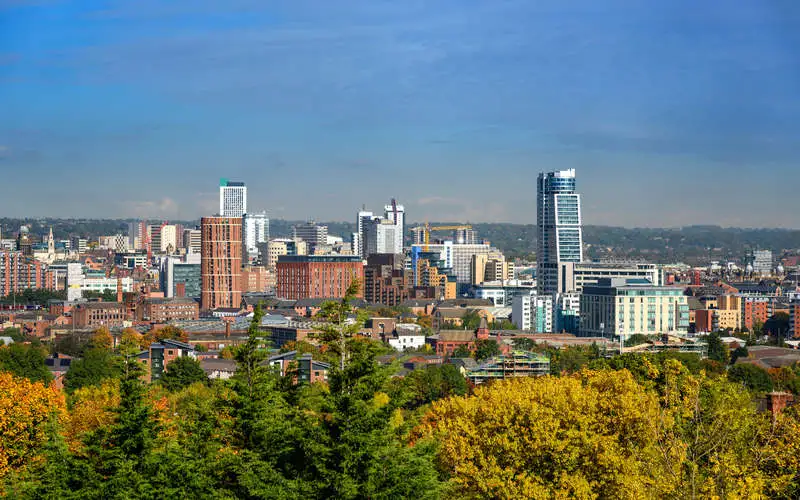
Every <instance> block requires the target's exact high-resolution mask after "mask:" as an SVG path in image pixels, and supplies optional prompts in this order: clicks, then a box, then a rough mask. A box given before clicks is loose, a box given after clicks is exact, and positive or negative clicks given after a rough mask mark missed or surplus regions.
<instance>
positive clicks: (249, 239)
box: [242, 212, 269, 258]
mask: <svg viewBox="0 0 800 500" xmlns="http://www.w3.org/2000/svg"><path fill="white" fill-rule="evenodd" d="M242 224H243V229H242V230H243V231H244V249H245V255H246V256H247V257H248V258H256V257H258V245H259V244H260V243H266V242H267V241H269V218H268V217H267V214H266V212H261V213H255V214H245V215H244V221H243V222H242Z"/></svg>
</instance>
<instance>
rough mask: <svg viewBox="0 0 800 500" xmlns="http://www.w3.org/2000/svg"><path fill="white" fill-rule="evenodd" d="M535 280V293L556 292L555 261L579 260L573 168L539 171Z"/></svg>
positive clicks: (578, 211)
mask: <svg viewBox="0 0 800 500" xmlns="http://www.w3.org/2000/svg"><path fill="white" fill-rule="evenodd" d="M536 195H537V196H536V201H537V230H538V241H537V247H536V263H537V272H536V280H537V284H538V289H539V294H540V295H544V294H553V293H557V292H558V272H559V264H560V263H562V262H581V261H583V232H582V230H581V225H582V220H581V195H579V194H577V193H576V192H575V170H574V169H570V170H560V171H555V172H547V173H541V174H539V178H538V182H537V189H536Z"/></svg>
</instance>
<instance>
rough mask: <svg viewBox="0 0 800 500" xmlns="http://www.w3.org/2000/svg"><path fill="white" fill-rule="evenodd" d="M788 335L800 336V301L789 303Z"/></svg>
mask: <svg viewBox="0 0 800 500" xmlns="http://www.w3.org/2000/svg"><path fill="white" fill-rule="evenodd" d="M789 335H791V336H792V337H794V338H800V302H792V303H791V304H789Z"/></svg>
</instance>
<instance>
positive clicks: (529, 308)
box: [511, 293, 553, 333]
mask: <svg viewBox="0 0 800 500" xmlns="http://www.w3.org/2000/svg"><path fill="white" fill-rule="evenodd" d="M511 319H512V321H513V322H514V324H515V325H516V327H517V328H519V329H520V330H526V331H531V332H536V333H551V332H552V331H553V297H552V296H551V295H536V294H535V293H531V294H524V295H518V296H517V297H515V298H514V302H513V303H512V305H511Z"/></svg>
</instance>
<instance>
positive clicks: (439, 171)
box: [0, 0, 800, 228]
mask: <svg viewBox="0 0 800 500" xmlns="http://www.w3.org/2000/svg"><path fill="white" fill-rule="evenodd" d="M565 3H566V2H556V1H554V0H547V1H543V2H535V5H534V2H530V1H526V0H507V1H500V0H498V1H493V2H479V1H474V0H471V1H464V0H460V1H456V0H443V1H441V2H437V3H436V4H435V6H434V5H433V4H431V3H430V2H424V1H422V0H410V1H407V2H394V1H385V0H342V1H340V2H336V3H335V5H333V4H332V3H329V2H322V1H310V0H291V1H285V0H281V1H276V2H270V5H269V6H267V5H264V4H265V3H264V2H257V1H253V0H229V1H227V2H216V1H211V0H200V1H196V2H177V3H164V2H160V1H155V0H140V1H137V2H132V1H129V0H125V1H122V0H110V1H97V0H87V1H83V2H70V1H66V0H64V1H59V0H0V172H2V175H3V180H4V182H3V187H2V189H0V217H34V216H53V215H56V214H57V215H58V216H59V217H65V218H66V217H86V218H127V217H148V218H167V219H187V220H188V219H195V218H198V217H200V216H202V215H210V214H212V213H214V212H215V211H216V210H217V205H218V199H217V191H216V190H217V186H218V180H219V178H220V177H227V178H229V179H231V180H240V181H244V182H245V183H247V185H248V198H249V200H248V205H249V207H250V209H251V211H260V210H267V211H268V212H269V213H270V216H271V217H273V218H280V219H295V220H302V219H307V218H314V219H317V220H320V221H326V220H327V221H332V220H346V221H352V220H354V219H355V214H356V211H357V210H358V209H359V207H361V205H362V204H366V206H367V208H368V209H371V210H373V211H381V210H382V207H383V205H384V204H385V203H387V202H388V200H389V198H391V197H396V198H397V199H398V201H399V202H400V203H402V204H404V205H405V206H406V211H407V213H408V217H409V220H412V221H424V220H431V221H470V222H513V223H526V224H533V223H535V219H536V176H537V174H538V173H539V172H540V171H546V170H555V169H564V168H575V169H577V176H578V191H579V192H580V193H581V194H582V195H583V216H584V223H585V224H589V225H606V226H623V227H677V226H688V225H706V224H711V225H720V226H724V227H785V228H790V227H791V228H797V227H798V226H800V224H798V222H797V218H796V215H795V210H796V206H795V203H794V201H795V196H796V192H797V186H798V185H800V168H797V165H799V164H800V142H798V141H797V137H798V136H799V134H800V91H798V89H800V64H799V63H798V62H797V58H796V55H797V54H798V53H800V33H798V31H797V29H796V27H797V26H798V25H800V3H798V2H796V1H792V0H776V1H770V2H764V1H761V0H740V1H736V2H730V1H728V2H722V1H708V2H703V3H701V4H697V3H695V2H689V1H687V0H677V1H669V2H667V1H663V2H642V3H634V2H628V1H624V0H609V1H607V2H595V1H590V0H577V1H574V2H570V3H569V6H567V5H565Z"/></svg>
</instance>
